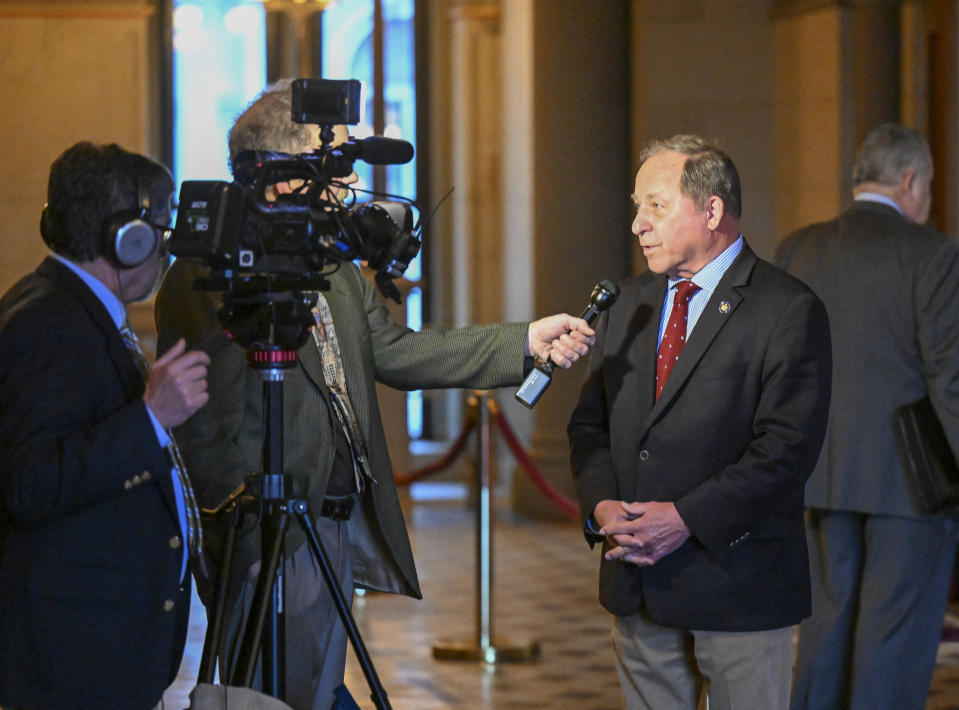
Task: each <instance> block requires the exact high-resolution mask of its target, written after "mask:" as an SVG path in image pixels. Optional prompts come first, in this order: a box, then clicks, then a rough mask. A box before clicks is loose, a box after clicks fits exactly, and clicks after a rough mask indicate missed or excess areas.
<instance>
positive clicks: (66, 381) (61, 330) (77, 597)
mask: <svg viewBox="0 0 959 710" xmlns="http://www.w3.org/2000/svg"><path fill="white" fill-rule="evenodd" d="M0 363H3V366H2V367H0V402H2V406H0V485H2V489H0V493H2V498H0V704H2V705H3V706H4V707H7V706H8V705H10V706H13V707H22V708H29V709H30V710H61V709H62V708H90V709H97V708H103V709H104V710H116V709H117V708H124V709H126V708H129V709H131V710H136V709H138V708H143V709H146V708H150V707H152V706H153V705H155V704H156V703H157V702H158V701H159V700H160V696H161V695H162V694H163V690H164V689H165V688H166V686H167V685H168V684H169V683H170V681H171V680H172V679H173V677H174V676H175V675H176V671H177V666H178V665H179V660H180V655H181V653H182V649H183V641H184V638H185V632H186V619H187V611H188V607H189V595H188V594H183V593H180V590H179V579H180V565H181V554H182V549H181V547H180V539H179V534H180V530H179V524H178V522H177V517H176V507H175V503H174V498H173V488H172V484H171V481H170V468H169V463H168V462H167V459H166V456H165V454H164V452H163V450H162V449H161V448H160V446H159V444H158V443H157V439H156V434H155V433H154V430H153V425H152V424H151V422H150V418H149V415H148V413H147V410H146V407H145V406H144V404H143V400H142V395H143V381H142V378H141V376H140V374H139V373H138V371H137V369H136V366H135V365H134V362H133V360H132V358H131V357H130V354H129V353H128V352H127V350H126V349H125V347H124V345H123V340H122V338H121V337H120V334H119V332H118V331H117V328H116V326H115V324H114V323H113V321H112V319H111V318H110V315H109V314H108V312H107V310H106V309H105V308H104V306H103V305H102V304H101V303H100V301H99V300H98V299H97V297H96V296H95V295H94V293H93V292H92V291H90V289H89V288H87V286H86V285H85V284H84V283H83V282H82V281H81V280H80V279H79V278H78V277H77V276H76V275H75V274H73V273H72V272H71V271H70V270H69V269H68V268H67V267H65V266H63V265H62V264H60V263H59V262H57V261H56V260H55V259H52V258H48V259H46V260H45V261H44V262H43V263H42V264H41V265H40V267H39V268H38V269H37V270H36V271H35V272H34V273H32V274H30V275H28V276H26V277H24V278H23V279H21V280H20V281H19V282H18V283H17V284H16V285H15V286H14V287H13V288H11V289H10V291H9V292H7V294H6V295H5V296H4V297H3V299H2V301H0ZM179 600H182V601H183V603H182V605H180V604H178V603H177V602H178V601H179Z"/></svg>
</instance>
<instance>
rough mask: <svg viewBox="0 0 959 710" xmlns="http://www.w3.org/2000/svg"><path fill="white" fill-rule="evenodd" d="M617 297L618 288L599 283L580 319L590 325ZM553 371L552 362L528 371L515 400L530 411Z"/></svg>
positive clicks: (607, 281)
mask: <svg viewBox="0 0 959 710" xmlns="http://www.w3.org/2000/svg"><path fill="white" fill-rule="evenodd" d="M618 297H619V286H617V285H616V284H614V283H613V282H612V281H610V280H608V279H604V280H602V281H600V282H599V283H598V284H596V285H595V286H594V287H593V292H592V293H591V294H590V296H589V305H588V306H586V310H585V311H583V313H582V314H581V315H580V318H582V319H583V320H584V321H586V322H587V323H592V322H593V321H594V320H595V319H596V316H598V315H599V314H600V313H601V312H602V311H605V310H606V309H607V308H609V307H610V306H611V305H613V304H614V303H615V302H616V299H617V298H618ZM554 369H556V365H555V364H554V363H553V361H552V360H547V361H546V362H544V363H543V364H542V365H537V366H536V367H534V368H533V369H532V370H530V373H529V374H528V375H527V376H526V379H525V380H523V384H521V385H520V387H519V389H518V390H516V394H515V395H514V396H515V397H516V399H518V400H519V401H520V402H521V403H523V404H524V405H526V406H527V407H529V408H530V409H532V408H533V405H535V404H536V403H537V402H538V401H539V398H540V397H542V396H543V392H545V391H546V388H547V387H549V384H550V382H552V381H553V370H554Z"/></svg>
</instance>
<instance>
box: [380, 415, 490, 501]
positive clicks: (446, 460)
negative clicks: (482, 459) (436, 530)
mask: <svg viewBox="0 0 959 710" xmlns="http://www.w3.org/2000/svg"><path fill="white" fill-rule="evenodd" d="M476 420H477V416H476V407H471V408H470V409H469V411H468V412H467V414H466V421H465V422H463V431H461V432H460V433H459V436H457V437H456V441H454V442H453V445H452V446H451V447H450V449H449V451H447V452H446V453H445V454H444V455H443V458H441V459H440V460H439V461H434V462H433V463H431V464H427V465H426V466H423V467H421V468H418V469H416V470H414V471H410V472H409V473H394V474H393V480H395V481H396V485H398V486H408V485H409V484H411V483H415V482H416V481H418V480H420V479H421V478H426V477H427V476H432V475H433V474H434V473H439V472H440V471H442V470H443V469H444V468H448V467H449V466H450V465H452V463H453V462H454V461H455V460H456V459H457V457H458V456H459V455H460V454H461V453H463V448H464V447H465V446H466V438H467V437H468V436H469V433H470V432H471V431H473V429H474V428H475V427H476Z"/></svg>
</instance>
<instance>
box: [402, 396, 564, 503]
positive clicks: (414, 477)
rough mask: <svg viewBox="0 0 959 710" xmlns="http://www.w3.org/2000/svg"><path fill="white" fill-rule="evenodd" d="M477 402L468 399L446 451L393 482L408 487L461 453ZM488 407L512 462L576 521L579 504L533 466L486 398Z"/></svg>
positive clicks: (492, 402) (475, 416) (472, 426)
mask: <svg viewBox="0 0 959 710" xmlns="http://www.w3.org/2000/svg"><path fill="white" fill-rule="evenodd" d="M478 402H479V400H478V399H477V398H475V397H471V398H470V408H469V410H468V411H467V414H466V421H465V422H464V423H463V430H462V431H461V432H460V433H459V435H458V436H457V437H456V440H455V441H454V442H453V445H452V446H451V447H450V448H449V451H447V452H446V453H445V454H444V455H443V457H442V458H441V459H439V460H438V461H435V462H433V463H431V464H428V465H426V466H423V467H421V468H418V469H416V470H415V471H410V472H409V473H394V474H393V479H394V480H395V481H396V485H398V486H408V485H409V484H411V483H415V482H416V481H418V480H420V479H422V478H426V477H427V476H432V475H433V474H435V473H439V472H440V471H442V470H443V469H445V468H448V467H449V466H450V465H452V463H453V462H454V461H455V460H456V459H457V458H458V457H459V455H460V454H462V453H463V449H464V448H465V447H466V439H467V437H468V436H469V434H470V432H471V431H473V429H475V428H476V424H477V422H478V420H479V413H478V411H477V409H478V407H477V405H478ZM488 406H489V410H490V419H492V420H493V422H495V424H496V427H497V429H499V431H500V433H501V434H502V435H503V439H504V440H505V441H506V445H507V446H508V447H509V450H510V452H511V453H512V454H513V457H514V458H515V459H516V462H517V463H518V464H519V465H520V467H521V468H522V469H523V471H525V472H526V475H527V476H528V477H529V479H530V481H531V482H532V483H533V485H534V486H536V488H538V489H539V491H540V493H542V494H543V495H544V496H546V499H547V500H548V501H549V502H550V503H552V504H553V505H554V506H556V508H557V509H558V510H559V511H560V512H561V513H562V514H563V515H565V516H567V517H569V518H572V519H573V520H578V519H579V506H578V505H577V504H576V502H575V501H573V500H570V499H569V498H567V497H566V496H565V495H563V493H562V492H561V491H559V490H557V489H556V487H554V486H553V484H551V483H550V482H549V481H548V480H546V477H545V476H544V475H543V474H542V473H541V472H540V470H539V469H538V468H537V467H536V464H535V463H534V462H533V459H531V458H530V456H529V454H527V453H526V451H525V450H524V449H523V447H522V445H521V444H520V443H519V439H517V438H516V434H515V433H514V432H513V429H512V428H511V427H510V425H509V422H507V421H506V418H505V417H504V416H503V413H502V412H501V411H500V408H499V405H497V403H496V400H495V399H490V400H488Z"/></svg>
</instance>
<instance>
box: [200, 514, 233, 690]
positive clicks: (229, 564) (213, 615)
mask: <svg viewBox="0 0 959 710" xmlns="http://www.w3.org/2000/svg"><path fill="white" fill-rule="evenodd" d="M239 521H240V508H239V506H238V505H237V506H234V507H233V508H232V509H231V510H230V511H229V513H228V515H227V526H228V527H227V533H226V542H225V546H224V551H223V564H221V565H220V568H219V569H218V570H217V574H216V586H215V592H214V597H213V605H212V607H211V608H210V609H209V625H208V626H207V629H206V637H205V638H204V639H203V653H202V655H201V656H200V670H199V673H198V674H197V680H198V682H200V683H212V682H213V674H214V671H215V670H216V660H217V659H218V658H224V657H225V654H224V645H225V643H226V638H225V634H224V632H225V629H226V624H225V623H224V620H225V619H226V618H227V615H228V613H229V610H228V609H227V608H226V592H227V585H228V584H229V580H230V572H231V571H232V569H233V551H234V549H235V548H236V530H237V526H238V525H239ZM224 677H226V672H225V669H224Z"/></svg>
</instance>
